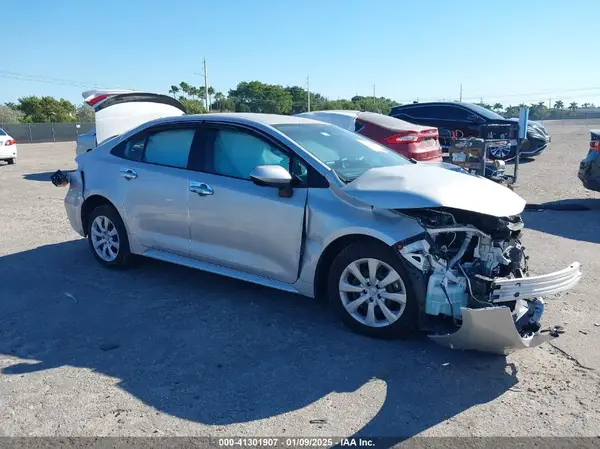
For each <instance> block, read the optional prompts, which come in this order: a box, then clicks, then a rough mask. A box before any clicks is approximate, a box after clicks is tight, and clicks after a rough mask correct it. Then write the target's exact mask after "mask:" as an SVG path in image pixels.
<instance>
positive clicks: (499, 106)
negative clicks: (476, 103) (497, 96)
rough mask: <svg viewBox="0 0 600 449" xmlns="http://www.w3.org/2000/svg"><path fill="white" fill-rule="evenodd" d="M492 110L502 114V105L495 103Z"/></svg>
mask: <svg viewBox="0 0 600 449" xmlns="http://www.w3.org/2000/svg"><path fill="white" fill-rule="evenodd" d="M492 109H493V110H494V111H496V112H502V111H503V110H504V106H502V103H496V104H494V106H493V107H492Z"/></svg>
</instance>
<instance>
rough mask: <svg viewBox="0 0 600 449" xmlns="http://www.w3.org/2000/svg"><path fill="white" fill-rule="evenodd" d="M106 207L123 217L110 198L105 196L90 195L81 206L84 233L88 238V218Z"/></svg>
mask: <svg viewBox="0 0 600 449" xmlns="http://www.w3.org/2000/svg"><path fill="white" fill-rule="evenodd" d="M104 205H108V206H111V207H112V208H113V209H114V210H115V211H116V212H117V213H118V214H119V216H121V213H120V212H119V209H118V208H117V207H116V206H115V204H114V203H113V202H112V201H110V200H109V199H108V198H106V197H105V196H103V195H99V194H94V195H90V196H89V197H87V198H86V199H85V201H84V202H83V204H82V205H81V224H82V227H83V233H84V234H85V235H86V236H87V229H88V217H89V216H90V214H91V213H92V211H93V210H94V209H96V208H97V207H99V206H104ZM121 220H123V217H122V216H121ZM123 223H125V221H124V220H123ZM125 229H127V225H125Z"/></svg>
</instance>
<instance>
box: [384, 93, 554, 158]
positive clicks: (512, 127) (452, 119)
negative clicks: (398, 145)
mask: <svg viewBox="0 0 600 449" xmlns="http://www.w3.org/2000/svg"><path fill="white" fill-rule="evenodd" d="M390 115H391V116H392V117H395V118H399V119H402V120H405V121H408V122H410V123H415V124H418V125H424V126H434V127H436V128H437V129H438V131H439V134H440V136H441V140H442V142H441V143H442V147H446V146H447V145H449V141H450V140H451V139H453V138H456V137H483V138H495V139H510V140H513V141H514V143H513V144H512V145H511V146H500V147H497V148H495V149H493V150H491V151H490V154H489V155H488V156H489V157H490V158H492V159H500V160H504V161H509V160H511V159H514V158H515V156H516V138H517V135H518V119H512V118H511V119H507V118H504V117H502V116H501V115H500V114H498V113H496V112H494V111H490V110H489V109H486V108H484V107H482V106H479V105H475V104H471V103H459V102H435V103H412V104H405V105H401V106H394V107H393V108H392V110H391V112H390ZM550 141H551V138H550V136H549V135H548V132H547V131H546V129H545V128H544V126H542V125H541V124H540V123H537V122H532V121H529V122H528V126H527V139H526V141H525V142H524V143H523V145H522V147H521V150H520V153H521V156H522V157H532V156H537V155H539V154H541V153H542V152H543V151H544V150H545V149H546V148H548V144H549V143H550Z"/></svg>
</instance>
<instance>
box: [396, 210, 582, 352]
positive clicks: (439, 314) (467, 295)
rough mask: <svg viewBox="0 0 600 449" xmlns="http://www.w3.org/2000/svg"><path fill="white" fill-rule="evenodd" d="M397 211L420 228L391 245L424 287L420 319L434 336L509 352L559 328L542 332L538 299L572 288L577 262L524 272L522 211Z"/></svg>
mask: <svg viewBox="0 0 600 449" xmlns="http://www.w3.org/2000/svg"><path fill="white" fill-rule="evenodd" d="M395 212H397V213H400V214H403V215H408V216H411V217H413V218H415V219H417V220H418V221H419V222H420V224H421V225H422V226H423V228H424V229H425V232H424V233H422V234H420V235H417V236H414V237H412V238H410V239H408V240H405V241H402V242H399V243H398V244H397V245H396V249H397V250H398V252H399V253H400V255H401V256H402V257H403V258H404V259H405V261H406V262H407V266H409V268H410V269H409V272H412V274H413V278H414V280H415V282H416V283H417V284H419V283H420V284H421V289H417V291H421V292H422V294H421V295H418V296H419V308H420V323H419V324H420V328H421V329H422V330H425V331H427V332H429V333H430V337H431V338H432V339H433V340H434V341H436V342H437V343H439V344H441V345H444V346H447V347H449V348H454V349H470V350H478V351H483V352H490V353H495V354H507V353H509V352H512V351H514V350H516V349H521V348H527V347H533V346H537V345H539V344H541V343H543V342H544V341H548V340H549V339H551V338H553V337H556V336H557V335H558V333H559V332H560V329H558V328H554V329H551V330H541V324H540V320H541V317H542V314H543V312H544V300H543V298H542V297H543V296H546V295H552V294H556V293H560V292H563V291H566V290H569V289H571V288H572V287H573V286H575V285H576V284H577V283H578V282H579V279H580V278H581V270H580V264H579V263H578V262H574V263H573V264H571V265H570V266H569V267H567V268H565V269H563V270H560V271H557V272H554V273H550V274H546V275H542V276H529V270H528V263H527V262H528V257H527V256H526V255H525V247H524V246H523V245H522V244H521V241H520V237H521V230H522V229H523V222H522V220H521V217H520V216H519V215H516V216H512V217H504V218H497V217H493V216H489V215H484V214H479V213H475V212H468V211H463V210H457V209H451V208H435V209H412V210H396V211H395Z"/></svg>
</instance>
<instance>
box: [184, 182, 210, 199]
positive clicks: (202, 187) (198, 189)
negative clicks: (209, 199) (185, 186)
mask: <svg viewBox="0 0 600 449" xmlns="http://www.w3.org/2000/svg"><path fill="white" fill-rule="evenodd" d="M190 192H194V193H197V194H198V195H200V196H207V195H212V194H213V193H215V191H214V190H213V188H212V187H211V186H209V185H208V184H206V183H205V182H195V181H190Z"/></svg>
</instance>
